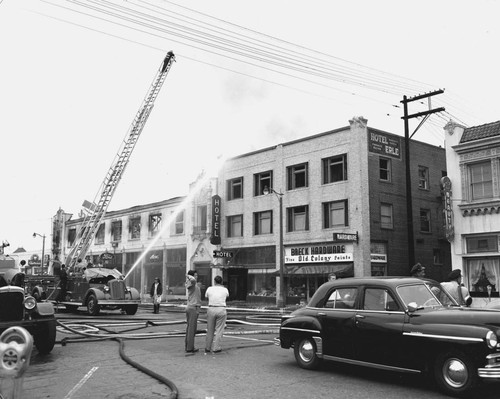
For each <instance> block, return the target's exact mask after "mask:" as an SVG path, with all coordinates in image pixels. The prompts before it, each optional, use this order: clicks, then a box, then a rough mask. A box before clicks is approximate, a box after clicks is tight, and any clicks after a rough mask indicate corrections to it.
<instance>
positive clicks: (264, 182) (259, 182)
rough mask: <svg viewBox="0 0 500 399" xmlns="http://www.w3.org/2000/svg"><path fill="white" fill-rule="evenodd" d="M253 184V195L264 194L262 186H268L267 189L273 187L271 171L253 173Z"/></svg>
mask: <svg viewBox="0 0 500 399" xmlns="http://www.w3.org/2000/svg"><path fill="white" fill-rule="evenodd" d="M253 179H254V180H253V182H254V184H253V186H254V193H253V195H254V196H256V197H257V196H259V195H263V194H264V187H266V186H267V187H268V188H269V190H271V188H273V171H272V170H269V171H267V172H262V173H256V174H255V175H253Z"/></svg>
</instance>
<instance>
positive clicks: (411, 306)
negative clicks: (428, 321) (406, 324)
mask: <svg viewBox="0 0 500 399" xmlns="http://www.w3.org/2000/svg"><path fill="white" fill-rule="evenodd" d="M417 309H418V305H417V303H416V302H410V303H409V304H408V312H409V313H413V312H415V311H416V310H417Z"/></svg>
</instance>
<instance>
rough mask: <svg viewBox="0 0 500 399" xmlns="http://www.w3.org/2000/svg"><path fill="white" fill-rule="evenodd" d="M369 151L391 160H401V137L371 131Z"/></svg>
mask: <svg viewBox="0 0 500 399" xmlns="http://www.w3.org/2000/svg"><path fill="white" fill-rule="evenodd" d="M368 151H370V152H374V153H377V154H380V155H384V156H386V157H391V158H397V159H400V158H401V140H400V138H399V137H395V136H392V135H388V134H384V133H380V132H373V131H370V133H369V134H368Z"/></svg>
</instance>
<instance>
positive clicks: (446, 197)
mask: <svg viewBox="0 0 500 399" xmlns="http://www.w3.org/2000/svg"><path fill="white" fill-rule="evenodd" d="M441 191H442V194H443V195H442V198H443V216H444V231H445V235H446V239H447V240H448V241H452V240H453V237H454V236H455V229H454V227H453V203H452V201H451V180H450V178H449V177H448V176H443V177H442V178H441Z"/></svg>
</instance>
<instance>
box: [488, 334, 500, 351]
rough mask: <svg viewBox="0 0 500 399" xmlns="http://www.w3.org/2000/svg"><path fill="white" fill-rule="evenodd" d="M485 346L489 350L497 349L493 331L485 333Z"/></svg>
mask: <svg viewBox="0 0 500 399" xmlns="http://www.w3.org/2000/svg"><path fill="white" fill-rule="evenodd" d="M486 344H487V345H488V347H489V348H491V349H493V348H496V347H497V344H498V339H497V336H496V334H495V333H494V332H493V331H491V330H490V331H488V332H487V333H486Z"/></svg>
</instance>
